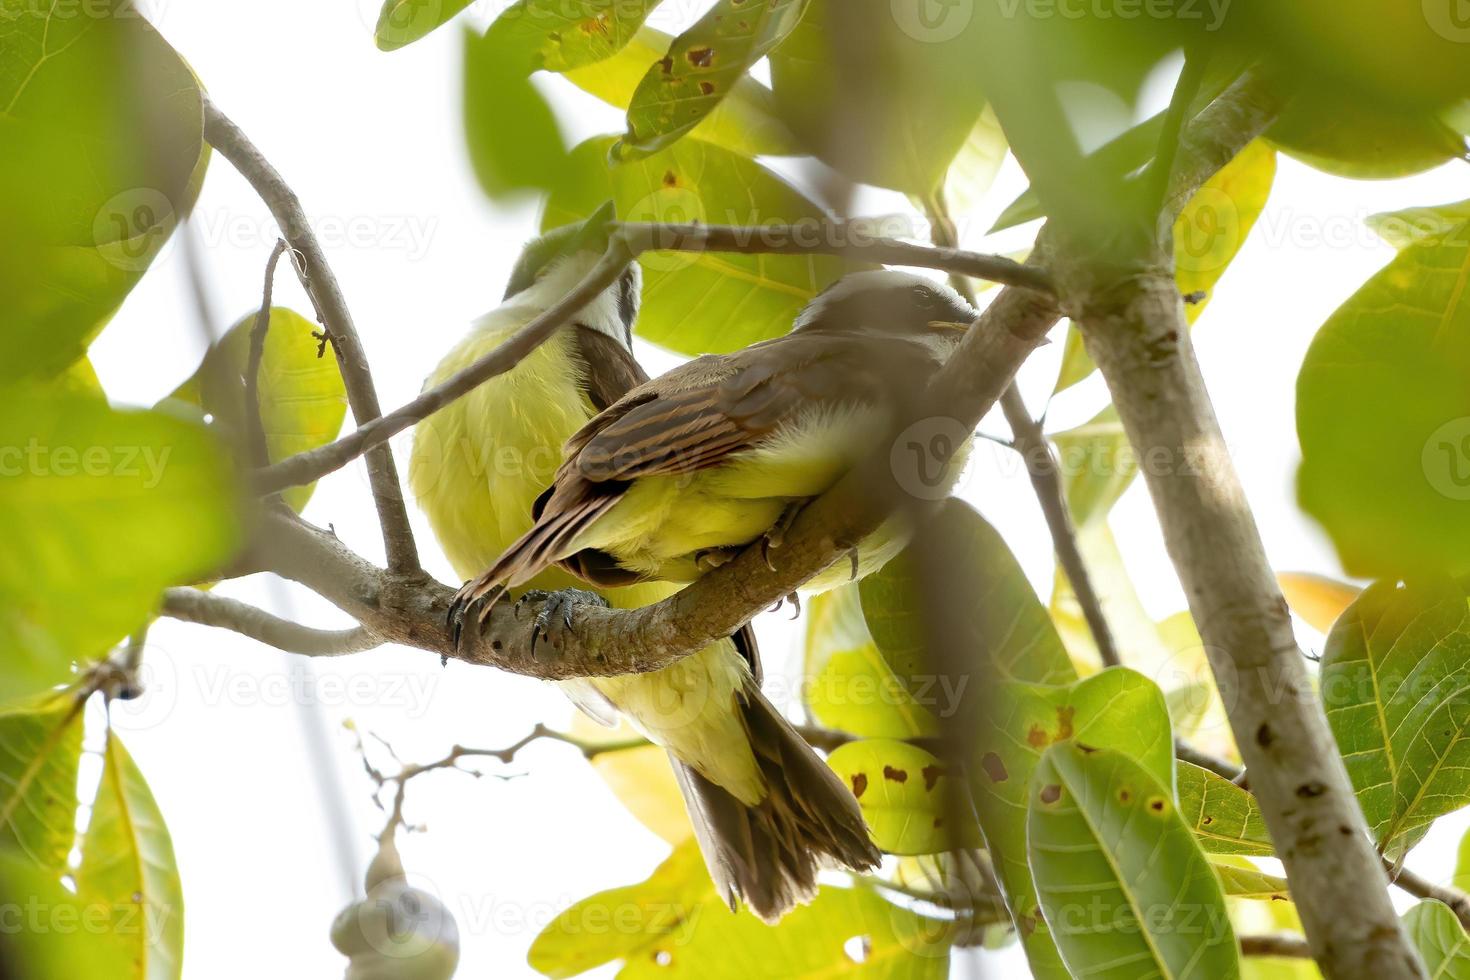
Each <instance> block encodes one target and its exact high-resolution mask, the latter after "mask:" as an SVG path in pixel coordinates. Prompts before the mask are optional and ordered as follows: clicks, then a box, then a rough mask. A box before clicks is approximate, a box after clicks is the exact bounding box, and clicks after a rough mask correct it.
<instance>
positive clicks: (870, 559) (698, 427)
mask: <svg viewBox="0 0 1470 980" xmlns="http://www.w3.org/2000/svg"><path fill="white" fill-rule="evenodd" d="M976 316H977V313H976V311H975V310H974V308H973V307H971V306H970V305H969V304H968V303H967V302H965V300H964V299H962V298H961V297H960V295H959V294H958V293H956V292H955V291H954V290H953V289H951V288H950V287H949V286H946V285H943V284H940V283H937V282H933V281H931V280H929V279H926V278H923V277H922V276H917V275H912V274H909V273H902V272H895V271H887V270H884V271H875V272H859V273H853V274H851V275H848V276H846V277H844V278H842V279H840V280H838V281H837V282H836V283H834V284H833V285H832V286H831V287H829V288H828V289H827V290H826V291H825V292H823V293H822V294H820V295H818V296H817V297H816V298H815V299H813V300H812V302H811V303H810V304H809V305H808V306H807V308H806V309H805V310H804V311H803V312H802V313H801V315H800V316H799V317H798V318H797V321H796V324H795V327H794V328H793V330H792V332H791V333H789V334H787V335H786V336H784V337H780V338H777V339H775V340H769V341H766V342H764V343H760V344H755V345H753V346H751V347H748V348H746V349H744V350H741V351H737V352H735V353H733V354H725V355H719V356H706V357H701V358H697V359H695V360H693V361H690V362H689V363H687V364H685V365H683V366H681V367H679V368H676V369H675V370H673V371H670V372H669V373H668V374H665V375H663V376H661V377H658V378H655V379H654V380H652V381H648V382H645V383H643V384H641V385H639V386H638V387H636V388H634V389H632V390H631V391H629V392H628V393H627V394H625V395H623V396H622V397H621V398H619V399H618V401H617V402H616V403H615V404H613V405H612V406H611V407H609V408H607V409H605V410H603V411H602V412H601V413H600V414H599V415H598V416H597V417H596V418H594V419H592V420H591V421H590V422H588V423H587V424H586V425H585V426H583V427H582V428H581V430H580V431H579V432H577V433H576V434H575V435H574V436H572V437H571V439H570V441H569V442H568V443H567V445H566V461H565V462H564V463H563V464H562V466H561V468H560V469H559V470H558V471H557V473H556V479H555V482H554V483H553V485H552V488H551V490H550V491H549V492H548V494H547V495H546V496H545V498H544V499H542V500H540V501H538V503H537V508H536V523H535V526H534V527H532V528H531V529H530V530H529V531H528V532H526V534H524V535H523V536H522V537H521V538H520V540H518V541H516V542H515V543H514V544H513V545H511V546H510V548H509V549H507V550H506V552H505V553H504V554H502V555H500V556H499V558H498V559H496V561H495V562H494V564H493V565H491V566H490V567H489V570H488V571H486V572H485V573H484V574H483V575H481V576H480V577H479V578H478V579H477V580H475V581H474V582H471V583H469V584H468V585H466V586H465V588H464V589H463V590H461V592H460V595H459V597H458V599H457V606H456V613H457V614H458V615H460V616H461V617H463V616H464V615H465V614H466V613H467V612H468V611H469V610H470V608H471V607H472V606H474V605H475V604H476V603H479V604H480V605H479V616H481V617H483V616H484V615H485V614H486V613H487V612H488V609H489V606H490V605H491V604H493V602H494V601H495V599H496V598H497V597H498V595H499V594H500V591H499V590H501V589H502V588H503V587H510V588H514V587H516V586H518V585H521V584H523V583H525V582H529V581H532V580H533V579H535V578H536V577H537V576H539V575H541V574H542V573H543V571H544V570H545V569H547V568H549V567H554V566H555V567H561V568H563V569H565V570H567V571H570V572H573V573H574V574H576V575H577V576H579V577H580V578H582V579H584V580H585V581H589V582H593V583H598V584H605V585H612V584H625V583H628V582H641V581H666V582H688V581H691V580H693V579H694V578H696V577H698V576H699V575H701V574H702V573H703V572H704V571H706V570H707V569H708V568H710V567H712V566H715V565H719V564H722V563H723V562H725V561H727V560H728V559H729V558H730V557H732V556H733V555H734V554H736V553H738V552H739V551H740V550H742V549H743V548H745V547H747V546H748V545H750V544H752V543H754V542H756V541H758V540H761V539H764V541H765V545H766V547H767V548H776V547H779V546H780V544H781V537H782V535H783V533H784V531H785V529H786V527H787V526H789V524H790V521H791V518H792V517H793V516H794V515H795V513H796V512H797V511H798V510H799V508H800V507H801V506H802V505H803V504H805V503H806V502H807V501H809V500H810V499H811V498H813V497H816V496H818V495H820V494H821V493H823V492H824V491H825V490H827V489H828V488H829V487H831V486H832V485H833V484H834V483H836V482H837V480H838V479H840V478H841V477H842V475H843V474H844V473H846V472H847V471H848V470H849V469H851V468H852V467H853V466H854V465H855V464H857V463H858V462H860V461H861V460H862V459H864V458H865V457H866V456H867V455H868V454H870V453H871V452H873V451H874V450H875V449H877V448H879V446H878V441H879V440H881V439H882V438H884V437H885V436H886V435H887V433H888V432H889V431H890V428H891V425H892V423H893V421H894V410H895V407H896V406H897V404H898V403H899V401H900V400H901V398H902V397H903V396H904V395H905V393H912V392H916V391H920V390H922V389H923V387H924V385H925V384H926V383H927V382H928V380H929V379H930V378H931V377H932V376H933V373H934V371H935V370H936V369H937V368H938V367H939V366H940V365H941V364H943V362H944V361H945V359H946V358H947V357H948V356H949V354H950V352H951V351H953V349H954V348H955V347H956V346H957V345H958V343H959V341H960V339H961V337H962V336H963V331H964V329H965V328H967V327H968V326H969V325H970V324H971V323H972V322H973V321H974V319H975V317H976ZM966 449H967V446H962V447H960V452H958V453H957V454H956V455H955V456H954V457H953V458H951V459H950V461H949V462H948V464H947V466H946V469H945V471H944V472H943V473H942V474H940V478H939V480H938V481H936V482H937V483H940V484H942V485H943V492H947V491H948V489H949V486H951V485H952V484H953V482H954V480H955V479H956V478H957V476H958V474H959V471H960V469H961V468H962V466H963V461H964V457H965V454H966V452H965V451H966ZM946 481H947V482H946ZM907 537H908V528H907V526H906V522H905V521H904V519H903V518H902V517H901V516H895V517H891V518H889V520H888V521H886V522H885V523H884V524H883V525H882V526H881V527H880V528H879V529H878V530H877V531H875V532H874V533H873V534H872V535H870V536H869V537H868V538H867V539H865V540H864V541H863V542H861V543H860V544H859V545H858V548H857V550H856V553H855V554H853V555H851V556H850V558H851V562H850V564H849V563H847V562H841V561H839V562H838V563H836V564H834V565H833V566H832V567H831V568H829V569H827V570H826V571H824V572H822V573H820V574H819V575H818V576H817V577H816V578H815V579H813V580H812V581H811V582H809V583H807V585H806V587H805V588H806V589H807V590H809V591H812V592H820V591H823V590H825V589H828V588H832V587H834V586H835V585H838V584H840V583H841V582H843V581H846V580H848V579H850V578H856V577H861V576H863V575H866V574H868V573H869V572H871V571H873V570H875V569H877V568H880V567H882V565H883V564H884V563H886V562H887V561H888V560H889V559H890V558H892V557H893V556H894V555H895V554H897V553H898V552H899V551H900V550H901V549H902V548H903V546H904V544H905V542H906V540H907ZM768 560H769V552H768Z"/></svg>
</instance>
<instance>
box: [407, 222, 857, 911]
mask: <svg viewBox="0 0 1470 980" xmlns="http://www.w3.org/2000/svg"><path fill="white" fill-rule="evenodd" d="M602 225H603V222H600V221H598V220H597V219H595V218H594V219H593V220H592V221H589V222H588V223H587V225H586V226H585V227H579V226H571V227H568V228H565V229H561V230H558V231H556V232H553V233H552V234H550V235H548V236H546V237H545V238H542V239H540V240H538V241H536V242H533V243H532V244H531V245H530V246H528V247H527V249H526V251H525V253H524V255H523V256H522V258H521V260H520V262H519V263H518V264H517V266H516V269H515V272H514V273H513V275H512V276H511V281H510V285H509V287H508V289H507V290H506V298H505V302H504V304H503V305H502V306H500V308H498V309H496V310H495V311H494V312H492V313H490V314H489V315H487V316H485V317H484V318H482V319H481V320H480V321H479V322H478V323H476V324H475V326H474V328H473V329H472V330H471V331H470V333H469V335H468V336H467V337H466V338H465V339H464V340H463V341H461V342H460V343H459V345H458V346H456V347H455V348H454V350H453V351H451V352H450V353H449V355H448V356H447V357H446V358H444V360H443V362H442V363H441V364H440V365H439V367H438V368H437V369H436V370H435V372H434V373H433V375H432V376H431V377H430V378H429V379H428V382H427V383H428V384H429V385H431V386H432V385H436V384H438V383H440V382H442V381H443V380H444V379H446V378H447V377H449V376H450V375H452V374H454V373H455V372H457V371H458V370H460V369H461V368H463V367H465V366H467V365H468V364H470V363H471V362H472V361H474V360H476V359H478V358H479V357H481V356H482V355H484V354H486V353H488V352H489V351H491V350H493V349H494V348H495V347H497V346H498V345H500V344H501V343H502V342H503V341H505V340H506V339H507V338H509V337H510V336H511V335H512V334H513V333H515V332H516V331H517V330H519V329H520V328H521V327H523V326H525V325H526V324H527V323H528V322H529V321H530V320H531V319H532V318H534V317H535V316H536V315H537V314H539V313H541V312H542V311H544V310H545V309H547V308H548V307H549V306H551V305H552V304H553V303H554V302H556V301H557V300H558V299H560V298H561V297H563V296H565V295H566V294H567V293H568V292H570V291H571V289H572V288H573V286H575V285H576V284H577V282H578V281H579V280H581V279H582V278H583V277H584V276H585V275H586V274H587V272H588V271H589V270H590V269H591V268H592V267H593V265H594V264H595V263H596V262H597V260H598V258H599V257H600V255H601V253H602V251H603V247H604V246H605V244H606V238H605V235H604V236H603V237H602V238H601V239H600V240H599V238H598V231H597V229H600V228H601V227H602ZM638 302H639V279H638V271H637V268H636V266H635V267H631V268H630V269H629V270H628V271H627V273H626V274H625V275H623V276H622V278H620V279H619V280H618V282H617V283H616V284H615V285H613V286H612V287H610V288H609V289H607V290H606V291H605V292H603V293H602V294H601V295H599V296H598V297H597V298H596V299H595V300H594V301H592V302H591V303H590V304H588V305H587V306H586V307H585V308H584V309H583V310H582V311H581V312H580V313H579V314H578V315H577V316H576V317H574V318H573V320H572V322H571V323H569V324H568V325H567V326H565V327H563V328H562V329H560V330H558V331H557V332H556V334H555V335H553V336H552V337H551V338H550V339H549V340H548V341H547V342H546V343H544V344H543V345H542V346H541V347H539V348H537V349H536V350H535V351H534V352H533V353H532V354H531V355H530V356H529V357H527V358H526V359H524V360H523V361H521V362H520V363H519V364H518V365H516V367H515V368H513V369H512V370H510V371H508V372H506V373H505V374H502V375H500V376H499V377H496V378H494V379H492V380H491V381H489V382H487V383H486V384H483V385H481V386H480V387H478V388H476V389H475V390H474V391H473V392H471V393H470V394H469V395H467V396H465V397H464V398H462V399H460V400H459V401H457V402H455V403H454V404H452V405H450V406H449V407H447V408H446V409H444V410H443V411H440V412H438V413H436V414H435V415H432V416H430V417H429V418H428V419H426V420H424V421H423V422H422V423H420V424H419V426H418V429H417V431H416V432H415V436H414V446H413V454H412V461H411V463H410V467H409V482H410V484H411V486H412V488H413V491H414V494H415V496H416V497H417V498H418V501H419V504H420V506H421V507H422V508H423V510H424V512H425V513H426V514H427V515H428V517H429V521H430V523H431V524H432V525H433V528H434V532H435V534H436V535H437V536H438V538H439V540H440V542H441V543H442V544H443V546H444V550H445V553H446V554H447V555H448V557H449V560H450V562H451V563H452V564H453V566H454V568H455V569H456V570H457V571H458V572H459V573H460V575H461V576H462V577H464V578H469V577H470V576H472V575H474V574H475V573H477V572H479V571H480V570H482V569H484V568H485V567H486V566H487V565H489V564H490V563H491V562H493V561H494V560H495V558H497V557H498V556H499V555H500V554H501V553H502V552H503V551H504V550H505V549H506V548H507V547H509V546H510V545H511V544H513V543H514V542H515V541H516V540H517V538H519V537H520V536H521V535H522V534H524V533H526V532H527V531H529V530H530V529H531V527H532V521H533V517H532V510H533V506H534V504H535V501H536V500H537V498H538V497H539V496H541V494H542V492H543V491H544V490H546V489H547V487H549V486H550V484H551V479H552V476H553V475H554V474H555V472H556V470H557V467H558V465H559V464H560V463H561V461H562V446H563V444H564V443H565V442H566V440H567V439H568V438H569V437H570V436H572V435H573V434H574V433H575V432H577V431H578V430H579V429H580V428H581V427H582V426H583V425H585V424H586V423H587V421H588V420H589V419H591V418H592V417H593V416H594V415H595V414H596V413H597V412H598V411H600V410H603V409H606V408H608V407H610V406H611V405H613V404H614V403H616V401H617V399H618V398H619V397H620V396H621V395H623V394H624V393H625V392H627V391H628V390H629V389H631V388H633V387H635V386H637V385H638V384H641V383H643V382H644V381H646V380H647V377H646V375H645V374H644V373H643V372H642V370H641V369H640V368H639V366H638V363H637V361H635V360H634V358H633V354H632V327H633V323H634V321H635V318H636V316H637V311H638ZM517 584H518V585H524V586H527V587H530V588H534V589H538V590H564V589H567V588H568V587H570V586H574V585H579V584H581V583H580V582H579V581H578V579H576V578H574V577H572V576H571V575H569V574H567V573H566V572H565V571H563V570H560V569H554V568H552V569H543V570H540V571H539V572H538V573H537V574H533V575H527V576H525V577H524V578H523V579H521V580H520V581H519V582H518V583H517ZM619 584H622V585H623V587H620V588H605V589H603V590H602V592H601V595H602V597H603V598H604V599H606V600H607V601H608V602H610V603H611V604H613V605H615V606H620V607H624V608H632V607H638V606H642V605H647V604H649V603H653V602H656V601H658V600H660V599H663V598H665V597H667V596H668V595H670V594H671V593H672V592H673V591H674V587H673V586H670V585H666V584H661V583H657V582H645V583H639V584H631V585H630V584H627V583H626V582H625V583H619ZM557 594H559V595H560V594H562V593H561V592H560V591H558V593H557ZM584 595H585V594H584ZM759 684H760V666H759V658H758V655H757V652H756V649H755V645H754V642H753V635H752V634H751V632H750V631H749V629H748V628H747V629H746V630H744V631H742V633H741V634H740V635H738V636H737V637H735V638H734V639H733V640H725V641H721V642H720V643H717V644H714V645H713V646H710V647H707V648H706V649H704V650H702V651H700V652H699V653H697V654H695V655H694V656H691V657H688V658H686V659H684V660H681V661H680V662H678V663H676V664H674V665H672V666H670V667H667V668H665V669H663V670H660V671H655V672H652V673H647V674H633V675H626V676H618V677H605V678H589V679H586V680H578V681H570V682H562V685H561V686H562V687H563V688H564V689H566V691H567V693H568V694H569V695H570V696H571V697H572V699H573V700H574V701H575V702H576V703H577V704H578V705H579V706H581V707H582V708H583V709H584V710H585V711H587V712H588V713H589V714H591V715H592V716H593V717H595V718H597V719H598V720H600V721H603V722H605V723H607V724H612V723H615V721H616V718H617V716H618V715H619V714H621V715H622V716H623V717H625V718H627V719H628V721H629V722H630V723H631V724H632V725H633V726H634V727H636V728H637V729H638V730H639V731H641V732H642V733H643V734H644V735H646V736H647V737H648V738H649V739H650V740H651V741H653V742H655V743H656V744H659V745H662V746H664V747H665V748H667V749H668V751H669V755H670V757H671V761H672V762H673V765H674V770H675V773H676V775H677V776H678V782H679V785H680V788H681V790H682V792H683V795H684V798H685V802H686V804H687V807H688V810H689V816H690V818H691V821H692V822H693V824H694V828H695V831H696V835H697V837H698V840H699V843H700V847H701V849H702V851H703V853H704V856H705V862H706V864H707V866H708V867H709V871H710V875H711V877H712V878H713V879H714V881H715V884H716V886H717V887H718V888H719V890H720V891H721V892H722V893H723V894H724V895H725V897H726V899H727V901H729V902H730V905H731V907H732V908H734V907H735V903H736V900H737V898H743V899H744V900H745V902H746V903H747V904H748V905H749V906H750V908H751V909H752V910H753V911H754V912H755V913H756V914H757V915H759V916H761V917H762V918H763V919H766V920H768V921H774V920H776V919H778V918H779V917H780V916H781V915H782V914H784V913H785V912H786V911H788V910H789V909H790V908H792V907H793V906H794V905H795V904H797V903H798V902H802V901H805V900H807V899H809V898H810V897H811V896H812V895H813V894H814V893H815V891H816V874H817V870H818V868H819V866H821V865H824V864H825V865H831V864H837V865H842V866H846V867H849V868H852V869H854V870H859V871H861V870H865V869H867V868H870V867H872V866H874V865H875V864H877V862H878V860H879V857H880V855H879V853H878V851H877V849H876V848H875V847H874V846H873V844H872V843H871V841H870V840H869V837H868V832H867V827H866V825H865V823H864V821H863V817H862V813H861V811H860V810H859V809H858V806H857V802H856V801H855V800H854V799H853V796H852V794H851V793H850V792H849V791H848V789H847V788H846V787H845V786H844V785H843V784H842V782H841V780H839V779H838V778H837V776H836V775H835V774H834V773H833V772H832V771H831V769H829V768H828V767H827V765H826V764H825V763H824V762H823V761H822V760H821V759H820V758H819V757H818V756H817V755H816V753H815V752H814V751H813V750H812V748H811V747H810V746H809V745H808V744H807V743H806V742H805V740H803V739H802V738H801V736H800V735H798V734H797V733H796V731H795V730H793V729H792V727H791V725H790V723H789V722H787V721H786V720H785V719H784V718H783V717H782V716H781V715H780V713H779V712H778V711H776V709H775V708H774V707H773V706H772V705H771V704H770V702H769V701H767V700H766V698H765V697H764V696H763V695H762V694H761V691H760V686H759Z"/></svg>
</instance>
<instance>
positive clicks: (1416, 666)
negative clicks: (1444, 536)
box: [1321, 578, 1470, 851]
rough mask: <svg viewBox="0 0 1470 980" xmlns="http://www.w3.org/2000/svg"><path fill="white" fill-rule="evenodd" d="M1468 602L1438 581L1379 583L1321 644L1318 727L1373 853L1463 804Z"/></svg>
mask: <svg viewBox="0 0 1470 980" xmlns="http://www.w3.org/2000/svg"><path fill="white" fill-rule="evenodd" d="M1467 690H1470V598H1467V596H1466V592H1465V590H1464V589H1463V588H1462V587H1461V586H1459V585H1458V584H1456V583H1455V582H1454V581H1453V580H1451V579H1447V578H1424V579H1421V580H1417V581H1414V582H1411V583H1410V584H1408V585H1407V586H1403V587H1400V586H1397V585H1395V584H1394V583H1392V582H1379V583H1377V584H1375V585H1373V586H1370V587H1369V588H1368V589H1367V590H1366V591H1364V593H1363V594H1362V595H1361V596H1360V597H1358V599H1357V601H1356V602H1354V603H1353V604H1352V605H1351V606H1349V607H1348V610H1347V612H1345V613H1343V615H1342V616H1341V617H1340V618H1339V619H1338V621H1337V624H1336V625H1335V626H1334V627H1333V628H1332V632H1331V633H1330V634H1328V637H1327V647H1326V649H1325V651H1324V652H1323V655H1322V678H1321V692H1322V701H1323V704H1324V706H1325V707H1326V709H1327V720H1328V722H1329V723H1330V724H1331V726H1332V734H1333V736H1334V737H1335V738H1336V739H1337V747H1338V750H1339V751H1341V752H1342V756H1343V760H1344V761H1345V762H1346V763H1347V768H1348V775H1349V776H1351V777H1352V781H1353V788H1354V790H1355V791H1356V793H1357V796H1358V803H1359V805H1360V806H1362V808H1363V815H1364V816H1365V817H1366V818H1367V819H1368V826H1369V828H1370V829H1371V830H1372V832H1373V837H1374V839H1375V840H1377V841H1378V846H1379V848H1380V849H1382V850H1384V851H1396V850H1397V849H1398V848H1400V847H1404V846H1408V845H1411V844H1412V840H1410V839H1407V838H1408V835H1410V834H1411V833H1412V832H1414V831H1421V830H1423V829H1424V828H1425V826H1426V825H1427V824H1428V823H1429V822H1430V821H1432V820H1434V819H1435V818H1436V817H1440V816H1443V815H1444V814H1446V813H1450V812H1451V811H1454V810H1458V809H1459V808H1460V807H1462V806H1464V805H1465V804H1467V803H1470V702H1467V700H1466V696H1465V692H1466V691H1467Z"/></svg>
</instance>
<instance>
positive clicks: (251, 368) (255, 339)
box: [245, 238, 286, 466]
mask: <svg viewBox="0 0 1470 980" xmlns="http://www.w3.org/2000/svg"><path fill="white" fill-rule="evenodd" d="M285 251H286V240H285V239H283V238H278V239H276V247H275V248H273V249H271V257H270V258H269V259H268V260H266V263H265V287H264V288H263V289H261V291H260V312H259V313H257V314H255V323H254V325H253V326H251V328H250V354H249V357H248V358H247V359H246V362H245V430H246V432H248V433H249V440H248V442H249V445H250V462H251V465H252V466H268V465H270V461H271V459H270V449H269V447H268V446H267V445H266V441H265V423H264V422H263V421H262V420H261V416H260V364H261V362H262V361H263V360H265V335H266V332H267V331H268V330H269V329H270V325H271V294H272V293H273V292H274V291H275V284H276V263H277V262H279V261H281V254H282V253H283V252H285Z"/></svg>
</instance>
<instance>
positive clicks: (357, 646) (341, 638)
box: [161, 588, 383, 657]
mask: <svg viewBox="0 0 1470 980" xmlns="http://www.w3.org/2000/svg"><path fill="white" fill-rule="evenodd" d="M161 612H162V613H163V615H165V616H168V617H170V618H171V619H177V620H179V621H181V622H185V623H197V624H199V625H200V626H217V627H219V628H220V629H227V630H231V631H233V632H236V633H239V634H240V635H242V636H248V637H249V638H250V639H252V640H258V641H260V642H261V643H264V644H266V645H267V646H272V647H275V648H276V649H277V650H284V651H285V652H286V653H299V654H301V655H303V656H307V657H340V656H343V655H345V654H349V653H362V652H363V651H364V650H372V649H374V648H376V647H380V646H382V645H383V640H381V639H380V638H379V637H377V636H376V635H374V634H373V633H372V632H370V631H369V630H365V629H363V628H362V627H360V626H359V627H357V628H356V629H350V630H318V629H312V628H310V627H308V626H302V625H300V624H299V623H293V622H291V621H290V620H286V619H282V618H280V617H279V616H276V615H273V614H271V613H268V612H266V611H265V610H264V609H259V608H257V607H255V606H252V605H249V604H248V603H244V602H240V601H239V600H237V599H229V598H226V597H225V596H218V595H212V594H210V593H208V592H204V591H202V590H200V589H189V588H183V589H169V590H167V591H166V592H164V594H163V608H162V610H161Z"/></svg>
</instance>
